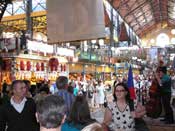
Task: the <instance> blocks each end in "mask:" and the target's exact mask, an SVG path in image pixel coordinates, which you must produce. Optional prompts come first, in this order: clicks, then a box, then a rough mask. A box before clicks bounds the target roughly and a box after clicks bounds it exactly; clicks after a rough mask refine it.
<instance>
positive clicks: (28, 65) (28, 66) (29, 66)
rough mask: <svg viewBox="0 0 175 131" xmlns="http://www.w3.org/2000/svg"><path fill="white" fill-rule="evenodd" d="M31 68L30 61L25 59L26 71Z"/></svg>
mask: <svg viewBox="0 0 175 131" xmlns="http://www.w3.org/2000/svg"><path fill="white" fill-rule="evenodd" d="M30 70H31V63H30V61H27V71H30Z"/></svg>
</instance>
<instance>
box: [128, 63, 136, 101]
mask: <svg viewBox="0 0 175 131" xmlns="http://www.w3.org/2000/svg"><path fill="white" fill-rule="evenodd" d="M127 84H128V89H129V92H130V98H131V99H132V100H134V99H136V93H135V89H134V82H133V73H132V67H131V65H130V67H129V71H128V83H127Z"/></svg>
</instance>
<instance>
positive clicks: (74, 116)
mask: <svg viewBox="0 0 175 131" xmlns="http://www.w3.org/2000/svg"><path fill="white" fill-rule="evenodd" d="M68 120H69V121H70V122H72V123H74V124H78V123H79V124H87V123H88V122H89V121H90V120H91V116H90V109H89V105H88V102H87V100H86V98H85V97H84V96H83V95H78V96H76V98H75V101H74V103H73V105H72V109H71V111H70V115H69V118H68Z"/></svg>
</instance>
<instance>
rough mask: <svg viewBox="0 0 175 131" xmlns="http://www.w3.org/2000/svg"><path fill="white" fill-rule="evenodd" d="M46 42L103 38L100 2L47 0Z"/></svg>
mask: <svg viewBox="0 0 175 131" xmlns="http://www.w3.org/2000/svg"><path fill="white" fill-rule="evenodd" d="M47 35H48V42H49V43H50V44H52V43H58V42H60V43H61V42H69V41H77V40H89V39H98V38H104V37H105V21H104V5H103V1H102V0H47Z"/></svg>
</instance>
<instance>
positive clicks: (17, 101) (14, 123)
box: [0, 80, 39, 131]
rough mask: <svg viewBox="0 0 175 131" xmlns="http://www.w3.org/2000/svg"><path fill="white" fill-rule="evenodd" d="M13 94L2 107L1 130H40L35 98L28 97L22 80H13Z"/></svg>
mask: <svg viewBox="0 0 175 131" xmlns="http://www.w3.org/2000/svg"><path fill="white" fill-rule="evenodd" d="M12 89H13V96H12V97H11V99H10V101H9V102H8V103H6V104H4V105H2V106H1V107H0V131H5V128H6V126H7V131H39V125H38V124H37V121H36V117H35V113H36V105H35V102H34V100H33V99H31V98H26V97H25V96H26V87H25V84H24V82H23V81H22V80H15V81H13V82H12Z"/></svg>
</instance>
